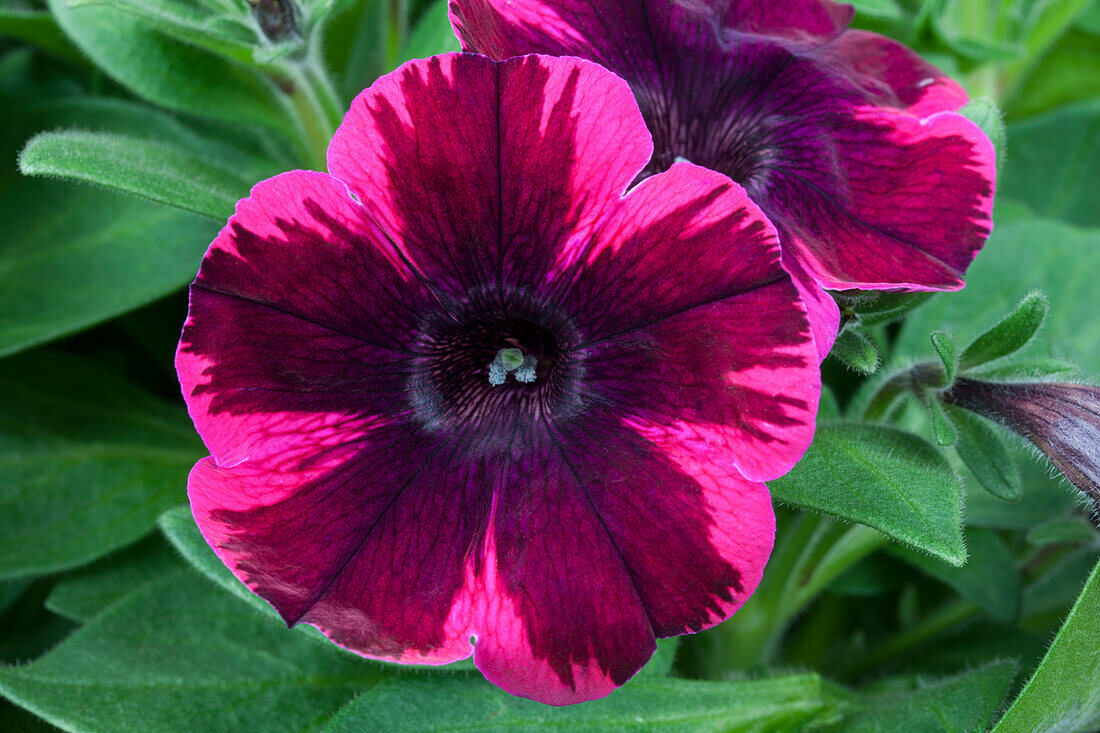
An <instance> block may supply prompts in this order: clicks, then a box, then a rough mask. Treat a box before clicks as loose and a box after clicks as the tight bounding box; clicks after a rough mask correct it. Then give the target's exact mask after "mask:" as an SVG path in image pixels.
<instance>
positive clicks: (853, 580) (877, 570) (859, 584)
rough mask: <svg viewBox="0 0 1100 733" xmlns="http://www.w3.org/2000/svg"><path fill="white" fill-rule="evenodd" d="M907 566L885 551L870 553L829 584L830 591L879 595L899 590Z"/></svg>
mask: <svg viewBox="0 0 1100 733" xmlns="http://www.w3.org/2000/svg"><path fill="white" fill-rule="evenodd" d="M905 576H906V568H905V566H904V565H902V564H901V563H900V562H898V561H897V560H895V559H894V558H892V557H890V556H889V555H887V554H886V553H884V552H876V553H874V554H873V555H868V556H867V557H865V558H864V559H863V560H861V561H859V562H858V563H856V564H855V565H853V566H852V567H850V568H848V570H846V571H845V572H844V573H843V574H842V575H840V576H838V577H837V579H836V580H834V581H833V582H832V583H830V584H829V588H828V590H829V592H830V593H836V594H838V595H845V596H857V597H858V596H862V597H867V596H877V595H879V594H880V593H886V592H888V591H892V590H897V589H898V588H899V587H900V586H901V584H902V582H904V580H905Z"/></svg>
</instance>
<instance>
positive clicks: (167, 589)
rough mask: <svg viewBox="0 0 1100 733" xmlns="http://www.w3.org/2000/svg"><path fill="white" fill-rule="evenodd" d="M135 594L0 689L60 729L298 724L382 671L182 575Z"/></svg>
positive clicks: (211, 729) (3, 674)
mask: <svg viewBox="0 0 1100 733" xmlns="http://www.w3.org/2000/svg"><path fill="white" fill-rule="evenodd" d="M161 581H162V582H160V583H157V584H155V585H153V586H151V587H149V588H146V589H144V590H141V591H139V592H137V593H134V594H133V595H132V596H130V597H128V598H127V599H126V600H124V601H122V602H120V603H118V604H116V605H114V606H111V607H110V608H108V609H107V610H106V611H105V612H103V613H102V614H101V615H99V616H97V617H96V618H94V619H93V620H92V621H89V622H88V623H87V624H86V625H85V626H84V627H82V628H81V629H79V630H78V631H76V632H75V633H74V634H72V636H70V637H69V638H68V639H66V640H65V641H63V642H62V643H61V644H59V645H58V646H57V647H56V648H55V649H53V650H52V651H50V652H48V653H47V654H45V655H44V656H42V657H41V658H39V659H37V660H35V661H34V662H31V663H30V664H26V665H23V666H18V667H0V692H3V694H4V695H6V696H7V697H8V698H10V699H11V700H12V701H14V702H16V703H17V704H19V705H21V706H23V707H25V708H27V709H29V710H31V711H33V712H35V713H37V714H38V715H40V716H41V717H43V718H45V719H46V720H47V721H49V722H50V723H52V724H54V725H56V726H58V727H61V728H64V729H66V730H82V731H83V730H97V731H119V730H135V731H150V732H154V731H166V732H172V733H174V732H176V731H204V732H208V733H216V732H218V731H227V732H230V731H232V732H236V731H240V730H245V729H247V730H256V731H264V732H265V733H268V732H277V731H299V730H302V729H303V728H306V727H307V726H311V725H317V723H318V721H319V720H321V719H323V718H325V717H327V716H329V715H331V714H332V713H334V712H335V711H336V710H337V709H338V708H339V707H340V706H341V705H343V704H344V703H345V702H347V701H348V700H350V699H351V698H352V697H353V696H354V695H355V694H356V693H359V692H362V691H363V690H367V689H369V688H370V687H371V686H373V685H374V684H376V683H377V682H378V681H379V680H380V679H382V678H383V677H386V676H388V675H389V674H390V672H389V671H388V670H387V668H384V667H382V666H380V665H377V664H372V663H370V662H368V661H366V660H363V659H360V658H356V657H352V656H351V655H346V654H342V653H340V652H339V651H338V650H337V649H336V647H335V646H331V647H330V648H329V649H323V648H321V647H319V646H317V645H314V644H311V643H309V642H308V641H306V640H305V639H303V638H302V637H301V636H299V635H298V634H295V633H293V632H291V631H289V630H287V629H286V627H283V626H281V625H280V624H278V623H276V622H274V621H271V620H269V619H264V618H261V617H259V616H257V615H256V614H255V613H253V612H252V611H251V610H250V609H249V608H247V607H246V606H244V605H243V604H241V603H240V602H239V601H237V600H236V599H234V598H232V597H231V596H229V595H227V594H225V593H222V592H221V591H219V590H217V589H215V588H213V587H211V586H210V584H209V583H208V582H206V581H205V580H203V579H202V578H200V577H198V576H196V575H195V574H193V573H192V572H191V571H189V570H185V571H180V572H176V573H173V574H168V575H166V576H163V577H162V578H161Z"/></svg>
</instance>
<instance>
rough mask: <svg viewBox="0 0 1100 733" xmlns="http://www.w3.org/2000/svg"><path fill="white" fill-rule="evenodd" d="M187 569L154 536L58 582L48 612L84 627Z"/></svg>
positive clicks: (48, 597)
mask: <svg viewBox="0 0 1100 733" xmlns="http://www.w3.org/2000/svg"><path fill="white" fill-rule="evenodd" d="M186 567H187V565H186V564H185V563H184V562H183V561H182V560H181V559H180V556H179V555H178V554H177V553H176V552H175V551H174V550H173V549H172V548H170V547H168V545H167V544H166V543H165V542H164V540H163V539H162V538H160V537H159V536H157V535H152V536H151V537H149V538H148V539H146V540H143V541H142V542H139V543H137V544H135V545H131V546H130V547H128V548H126V549H125V550H122V551H121V552H118V553H116V554H114V555H111V556H110V557H106V558H103V559H102V560H100V561H98V562H96V563H93V564H92V565H89V566H88V567H85V568H81V569H80V570H78V571H76V572H75V573H73V574H72V575H70V576H69V577H66V578H63V579H62V580H60V581H58V583H57V585H55V586H54V587H53V590H51V591H50V595H49V596H47V598H46V608H48V609H50V610H51V611H53V612H54V613H56V614H59V615H61V616H64V617H66V618H69V619H72V620H73V621H78V622H81V623H83V622H85V621H89V620H91V618H92V617H93V616H95V615H96V614H98V613H100V612H101V611H103V610H104V609H105V608H107V607H108V606H110V605H111V604H112V603H114V602H115V601H118V600H119V599H120V598H123V597H124V596H126V595H128V594H130V593H133V592H135V591H137V590H141V589H143V588H145V587H146V586H149V585H152V584H153V583H157V582H160V580H161V579H162V578H163V577H164V576H166V575H168V574H171V573H174V572H175V571H177V570H183V569H185V568H186Z"/></svg>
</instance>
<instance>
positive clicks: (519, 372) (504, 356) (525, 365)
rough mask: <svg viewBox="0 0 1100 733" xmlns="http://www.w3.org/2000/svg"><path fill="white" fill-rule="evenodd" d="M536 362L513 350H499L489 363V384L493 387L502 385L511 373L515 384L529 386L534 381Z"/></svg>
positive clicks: (532, 358) (530, 357) (533, 358)
mask: <svg viewBox="0 0 1100 733" xmlns="http://www.w3.org/2000/svg"><path fill="white" fill-rule="evenodd" d="M537 364H538V360H536V359H535V357H533V356H531V355H529V354H527V355H525V354H524V353H523V352H522V351H520V350H519V349H515V348H509V349H501V350H500V351H498V352H497V355H496V356H494V357H493V361H492V362H490V363H489V384H491V385H493V386H494V387H496V386H499V385H501V384H504V382H505V380H507V379H508V372H513V375H512V376H514V377H515V378H516V381H517V382H523V383H524V384H530V383H531V382H534V381H535V377H536V375H535V366H536V365H537Z"/></svg>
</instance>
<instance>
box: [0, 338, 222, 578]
mask: <svg viewBox="0 0 1100 733" xmlns="http://www.w3.org/2000/svg"><path fill="white" fill-rule="evenodd" d="M0 393H2V394H3V395H4V399H3V400H2V401H0V463H3V465H4V467H5V472H4V475H5V479H4V481H3V483H0V577H17V576H25V575H40V574H45V573H51V572H56V571H58V570H62V569H65V568H71V567H74V566H77V565H82V564H84V563H87V562H90V561H91V560H94V559H96V558H98V557H102V556H103V555H106V554H107V553H109V552H111V551H112V550H115V549H117V548H119V547H123V546H124V545H127V544H129V543H130V542H133V541H134V540H136V539H138V538H139V537H141V536H142V535H144V534H145V533H147V532H148V531H149V530H150V529H152V527H153V523H154V522H155V521H156V518H157V516H159V515H160V513H161V512H162V511H164V509H166V508H167V507H170V506H172V505H173V504H176V503H178V502H179V501H181V500H182V499H183V497H184V487H185V486H186V483H187V473H188V472H189V471H190V470H191V467H192V466H193V465H194V463H195V461H197V460H198V459H199V458H200V457H201V456H202V453H203V451H202V444H201V443H200V442H199V440H198V438H197V436H195V433H194V430H193V429H192V428H191V425H190V422H189V421H188V419H187V415H186V413H184V411H183V410H182V409H181V408H180V407H177V406H175V405H168V404H164V403H162V402H160V401H159V400H156V399H154V398H152V397H150V396H148V395H146V394H144V393H142V392H141V391H140V390H137V389H135V388H134V387H132V386H129V385H128V384H127V383H126V382H124V381H122V380H121V379H118V378H117V377H114V376H113V375H110V374H107V373H103V372H100V371H99V370H98V369H95V368H93V367H92V366H91V365H90V364H88V363H85V362H83V361H79V360H76V359H74V358H72V357H66V356H64V355H62V354H50V353H41V352H34V353H32V354H28V355H25V356H21V357H18V358H13V359H7V360H4V361H2V362H0Z"/></svg>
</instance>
